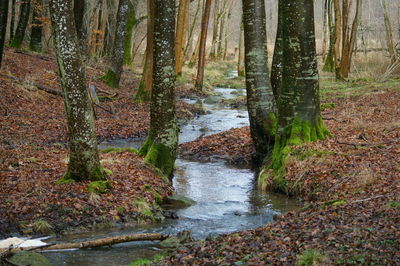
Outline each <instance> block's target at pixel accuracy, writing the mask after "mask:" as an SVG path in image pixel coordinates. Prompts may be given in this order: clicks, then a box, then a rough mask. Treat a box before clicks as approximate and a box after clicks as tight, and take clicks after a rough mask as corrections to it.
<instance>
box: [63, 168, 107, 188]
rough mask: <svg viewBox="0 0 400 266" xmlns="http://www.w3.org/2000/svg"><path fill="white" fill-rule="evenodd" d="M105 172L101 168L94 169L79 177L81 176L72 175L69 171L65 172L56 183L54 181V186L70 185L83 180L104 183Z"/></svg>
mask: <svg viewBox="0 0 400 266" xmlns="http://www.w3.org/2000/svg"><path fill="white" fill-rule="evenodd" d="M107 175H108V174H107V171H106V170H105V169H103V168H101V167H99V168H96V169H95V170H94V171H92V172H90V173H89V172H88V173H87V174H86V175H81V174H74V173H72V172H71V170H70V169H68V170H67V173H66V174H65V175H64V176H63V177H62V178H60V179H59V180H58V181H56V184H71V183H73V182H75V181H78V182H79V181H84V180H90V181H104V180H105V179H106V176H107Z"/></svg>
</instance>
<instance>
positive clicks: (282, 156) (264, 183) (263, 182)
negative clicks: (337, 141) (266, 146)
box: [258, 117, 332, 195]
mask: <svg viewBox="0 0 400 266" xmlns="http://www.w3.org/2000/svg"><path fill="white" fill-rule="evenodd" d="M330 136H332V135H331V133H330V132H329V130H328V129H327V128H326V127H325V125H324V123H323V121H322V119H321V118H320V117H319V118H317V119H316V121H314V122H311V121H308V120H306V121H304V120H303V121H302V120H301V119H300V118H298V117H296V118H295V119H293V121H292V123H291V124H289V125H287V126H286V127H285V128H284V129H283V130H282V132H280V134H277V135H276V137H275V146H274V150H273V154H272V159H271V162H270V163H269V164H268V165H267V166H265V167H264V169H263V170H262V171H261V172H260V175H259V179H258V185H259V188H260V189H262V190H264V191H265V190H274V191H278V192H283V193H285V194H288V195H295V194H296V193H297V192H298V189H297V187H296V186H291V185H290V184H288V183H287V181H286V180H285V174H286V159H287V157H288V156H289V155H290V154H291V152H292V150H293V149H292V147H293V146H298V145H301V144H303V143H307V142H310V141H317V140H324V139H326V138H327V137H330Z"/></svg>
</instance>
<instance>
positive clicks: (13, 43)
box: [10, 38, 22, 49]
mask: <svg viewBox="0 0 400 266" xmlns="http://www.w3.org/2000/svg"><path fill="white" fill-rule="evenodd" d="M21 46H22V42H20V41H18V40H17V39H16V38H13V39H12V40H11V41H10V47H12V48H16V49H20V48H21Z"/></svg>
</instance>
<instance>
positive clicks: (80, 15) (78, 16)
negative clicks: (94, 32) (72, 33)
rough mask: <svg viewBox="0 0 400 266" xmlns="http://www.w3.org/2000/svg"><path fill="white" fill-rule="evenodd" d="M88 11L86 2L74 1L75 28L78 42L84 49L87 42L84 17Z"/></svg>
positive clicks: (83, 0)
mask: <svg viewBox="0 0 400 266" xmlns="http://www.w3.org/2000/svg"><path fill="white" fill-rule="evenodd" d="M85 11H86V0H74V18H75V27H76V32H77V34H78V40H79V43H80V45H81V46H82V47H83V45H84V43H85V42H86V30H85V26H84V22H83V20H84V17H85Z"/></svg>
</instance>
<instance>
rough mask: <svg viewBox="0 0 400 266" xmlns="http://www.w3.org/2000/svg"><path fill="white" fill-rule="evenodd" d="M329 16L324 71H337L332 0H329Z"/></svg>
mask: <svg viewBox="0 0 400 266" xmlns="http://www.w3.org/2000/svg"><path fill="white" fill-rule="evenodd" d="M327 1H328V3H327V5H328V6H327V17H328V25H327V27H328V34H329V45H328V53H327V55H326V58H325V63H324V68H323V70H324V71H328V72H334V71H335V60H334V58H333V54H334V49H335V26H334V24H333V10H332V0H327Z"/></svg>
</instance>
